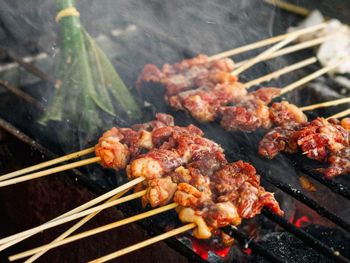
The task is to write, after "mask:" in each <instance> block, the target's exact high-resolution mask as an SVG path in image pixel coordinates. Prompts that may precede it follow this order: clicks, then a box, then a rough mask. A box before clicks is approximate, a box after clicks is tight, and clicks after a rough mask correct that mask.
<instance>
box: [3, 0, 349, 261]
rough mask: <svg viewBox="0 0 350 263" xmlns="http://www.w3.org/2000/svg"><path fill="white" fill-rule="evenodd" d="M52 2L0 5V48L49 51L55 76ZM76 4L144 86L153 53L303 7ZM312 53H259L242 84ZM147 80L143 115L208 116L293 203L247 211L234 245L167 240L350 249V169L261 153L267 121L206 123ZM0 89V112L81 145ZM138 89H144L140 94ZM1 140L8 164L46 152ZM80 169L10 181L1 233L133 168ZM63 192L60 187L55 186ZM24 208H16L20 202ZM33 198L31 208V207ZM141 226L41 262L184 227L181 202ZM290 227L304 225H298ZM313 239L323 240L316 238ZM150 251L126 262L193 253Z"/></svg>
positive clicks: (238, 251) (230, 35) (214, 253)
mask: <svg viewBox="0 0 350 263" xmlns="http://www.w3.org/2000/svg"><path fill="white" fill-rule="evenodd" d="M39 2H40V5H39V4H38V3H39ZM53 2H54V1H48V2H46V3H41V1H38V0H31V1H26V2H25V3H23V1H11V2H10V1H7V2H5V1H4V2H1V3H0V46H3V47H5V48H7V49H11V50H12V51H13V52H15V53H16V54H18V55H21V56H23V55H33V54H37V53H38V52H47V53H48V58H49V59H47V60H45V61H44V62H42V63H43V65H41V66H42V69H43V70H44V71H45V72H46V71H47V73H48V74H50V75H51V74H52V72H51V71H50V68H51V65H52V60H51V59H50V57H53V56H55V55H57V52H58V51H57V49H56V48H55V46H56V44H55V43H56V41H57V40H56V35H55V34H53V33H52V32H54V31H55V30H56V28H55V24H54V22H53V17H54V6H53ZM298 3H300V5H304V6H307V7H309V8H310V7H315V6H317V7H319V8H320V9H321V11H323V12H324V13H325V14H326V15H328V16H333V17H337V18H341V19H344V20H343V22H348V23H349V22H350V21H346V20H345V19H346V18H347V19H349V17H346V14H347V13H346V12H350V4H349V3H347V2H346V1H340V0H338V1H330V0H329V1H298ZM38 6H39V8H38ZM78 9H79V10H80V12H81V17H82V22H83V24H84V25H85V26H86V28H87V30H88V31H89V32H91V33H92V35H93V36H94V37H96V38H97V40H98V41H99V43H100V45H101V47H102V48H103V49H104V50H105V52H106V53H107V54H108V55H109V57H110V58H111V60H112V62H113V63H114V65H115V66H116V68H117V70H118V72H119V73H120V75H121V76H122V77H123V80H124V81H125V82H126V83H127V84H128V86H133V85H134V82H135V80H136V79H137V75H138V74H139V73H140V71H141V69H142V67H143V65H145V64H147V63H155V64H157V65H158V66H160V65H162V64H164V63H174V62H178V61H180V60H182V59H183V58H186V57H191V56H193V55H195V54H197V53H206V54H208V55H211V54H215V53H217V52H220V51H223V50H227V49H231V48H232V47H235V46H241V45H244V44H247V43H250V42H254V41H257V40H260V39H263V38H266V37H269V36H271V35H277V34H280V33H282V32H284V31H285V30H286V28H287V27H288V26H289V25H291V24H295V23H296V22H297V21H299V20H300V17H298V16H294V15H291V14H288V13H285V12H282V11H279V10H275V9H274V8H272V7H270V6H268V5H265V4H264V3H263V2H262V1H259V0H250V1H243V0H241V1H228V0H227V1H209V0H205V1H188V0H180V1H158V0H157V1H145V0H128V1H124V0H122V1H112V0H109V1H108V0H101V1H93V0H85V1H79V2H78ZM18 14H21V15H18ZM257 52H258V51H253V52H250V53H249V54H248V53H247V54H243V55H239V56H237V57H234V60H237V61H239V60H241V59H245V58H247V57H248V56H253V55H255V54H257ZM311 55H312V52H311V51H303V52H299V53H298V54H294V55H292V56H288V57H283V58H278V59H274V60H272V61H267V62H265V63H261V64H260V65H259V66H256V67H254V68H252V69H250V70H248V71H247V72H245V73H244V74H243V76H242V78H241V80H242V82H244V81H245V80H250V79H254V78H256V77H258V76H261V75H264V74H266V73H268V72H271V71H273V70H277V69H279V68H281V67H282V66H284V65H287V64H291V63H293V62H296V61H299V60H301V59H305V58H307V57H310V56H311ZM0 60H1V64H6V63H8V62H10V59H9V58H8V56H6V54H5V55H1V54H0ZM317 68H318V67H316V66H315V67H309V68H308V69H305V70H299V71H297V72H295V73H293V74H288V75H287V76H284V77H282V78H280V79H279V80H276V81H273V82H272V85H276V86H280V87H283V86H284V85H286V84H288V83H291V82H293V81H295V80H296V79H298V78H300V77H302V76H305V75H306V74H308V73H309V72H311V71H313V70H315V69H317ZM18 72H19V73H18ZM10 73H11V74H10ZM2 78H4V79H6V80H8V81H10V82H11V83H13V84H15V85H18V86H19V87H21V88H22V89H23V90H24V91H25V92H28V93H29V94H31V95H32V96H33V97H35V98H37V99H38V100H39V101H40V102H41V103H43V104H45V103H46V102H47V100H46V98H47V95H48V94H49V93H50V92H51V91H52V87H51V86H50V85H49V84H47V83H44V82H42V81H39V80H38V79H37V78H34V77H29V76H28V74H25V73H24V72H23V71H18V69H16V70H15V71H6V74H4V73H3V72H2V71H0V79H2ZM149 90H150V91H149V94H148V96H147V100H148V102H150V103H154V105H155V107H148V108H147V109H145V112H147V113H148V116H145V118H144V120H146V119H151V118H153V113H154V112H155V111H165V112H167V113H170V114H173V115H174V116H175V118H176V123H177V125H186V124H189V123H194V124H196V125H198V126H199V127H200V128H201V129H203V130H204V131H205V133H206V136H207V137H209V138H210V139H213V140H215V141H216V142H218V143H220V144H221V145H222V146H223V147H224V148H225V150H226V155H227V157H228V158H229V159H230V161H235V160H239V159H242V160H244V161H248V162H251V163H252V164H253V165H254V166H255V167H256V168H257V169H258V171H259V173H260V174H261V175H262V185H264V187H266V189H267V190H269V191H274V192H275V193H276V198H277V200H278V201H279V202H280V204H281V206H282V208H283V210H284V211H285V212H286V215H285V220H284V221H279V219H278V218H275V217H273V216H271V214H270V213H269V212H268V211H264V213H263V215H260V216H257V217H256V218H254V219H251V220H245V221H244V223H243V224H242V225H241V226H240V227H239V231H238V232H235V231H233V232H232V233H231V234H232V235H233V236H234V237H235V238H236V239H237V241H238V242H236V243H235V244H234V246H233V248H231V249H223V248H221V247H220V246H218V244H216V243H215V240H214V241H212V243H208V242H205V241H201V242H198V241H196V240H194V239H192V238H191V237H190V236H189V235H185V236H182V237H179V238H178V239H177V240H176V239H171V240H169V241H168V244H169V245H170V246H171V247H173V248H176V249H177V250H178V251H179V252H180V253H181V254H183V255H185V256H187V257H188V258H189V259H190V261H202V260H208V261H211V262H219V261H226V262H230V261H234V262H246V261H248V260H250V261H252V262H266V261H274V260H278V259H279V260H280V261H285V262H334V261H335V260H336V259H337V257H335V258H331V257H330V255H331V254H332V253H333V251H332V249H334V250H336V251H338V252H340V254H341V255H342V256H344V257H347V258H349V257H350V255H349V251H350V247H349V244H350V238H349V230H350V226H349V225H350V221H349V218H350V204H349V198H350V189H349V188H350V179H349V177H348V176H341V177H339V178H336V179H334V180H332V181H325V180H323V179H322V178H321V177H320V175H318V174H316V173H311V172H310V171H311V170H312V168H314V167H316V166H315V163H313V162H310V161H308V160H306V159H304V158H301V157H298V158H297V157H296V156H287V155H280V156H278V157H277V158H276V159H274V160H273V161H267V160H265V159H262V158H260V157H259V156H258V154H257V145H258V141H259V139H260V138H262V135H263V131H257V132H254V133H250V134H246V133H239V132H237V133H227V132H225V131H224V130H223V129H222V128H221V127H220V125H219V124H217V123H212V124H208V125H201V124H199V123H196V122H195V121H194V120H193V119H191V118H190V117H188V116H186V115H185V114H182V113H175V112H173V111H172V110H171V109H170V108H168V107H167V106H166V105H165V103H164V102H163V100H161V99H160V98H161V97H160V96H162V94H163V92H162V89H161V88H160V87H159V89H158V87H155V86H153V87H149ZM0 94H1V96H0V116H1V117H2V118H4V119H6V120H7V121H9V122H11V123H12V124H14V125H15V126H16V127H18V128H20V129H21V130H22V131H24V132H25V133H27V134H29V135H30V136H31V137H32V138H34V139H35V140H38V141H39V142H41V143H42V144H44V145H45V146H46V147H47V148H49V149H50V150H52V151H54V152H56V153H58V154H61V153H63V152H64V151H73V150H77V147H78V146H79V145H77V142H71V141H67V145H74V149H68V148H67V145H57V143H56V141H55V136H54V134H53V133H52V131H51V132H50V131H47V130H44V129H41V128H40V129H38V128H37V127H38V126H37V124H36V120H37V118H38V116H39V115H40V112H39V111H38V110H37V109H36V108H34V107H32V106H31V105H29V104H26V102H24V101H22V100H20V99H19V98H17V97H16V96H14V95H13V94H11V93H9V92H6V91H4V90H1V91H0ZM135 95H136V96H137V94H136V92H135ZM344 95H349V90H347V89H346V88H345V87H342V86H340V85H338V84H337V83H336V82H335V81H333V80H331V79H328V78H320V79H319V80H318V81H317V83H316V84H310V85H308V87H306V88H303V89H302V91H296V92H292V93H291V94H288V95H287V96H286V98H287V99H288V100H289V101H290V102H292V103H295V104H297V105H308V104H311V103H315V102H319V101H325V100H330V99H334V98H339V97H341V96H344ZM345 108H346V106H342V107H336V108H334V109H327V110H322V111H321V110H320V111H318V112H317V114H319V115H322V116H328V115H331V114H333V113H335V112H338V111H341V110H343V109H345ZM309 117H310V118H313V117H314V116H309ZM115 124H123V125H126V123H125V122H124V121H123V120H115V123H110V125H108V127H106V130H107V129H109V128H110V127H111V126H112V125H115ZM67 140H69V138H67ZM3 142H4V143H3V147H2V148H1V149H2V151H3V154H2V156H4V157H5V156H7V157H8V159H4V158H1V166H0V169H1V174H2V173H5V172H7V171H10V170H15V169H18V168H21V167H24V166H26V165H29V164H30V163H31V164H33V163H35V162H38V161H39V160H40V156H39V155H37V154H36V153H31V152H30V151H29V149H27V153H28V154H30V155H29V157H28V156H27V155H23V154H18V151H19V152H21V151H22V149H23V148H22V147H23V145H22V146H20V144H19V143H17V142H13V138H12V139H10V138H9V137H6V136H5V137H3ZM5 142H6V143H5ZM6 147H7V148H6ZM9 148H11V149H9ZM10 153H11V154H12V155H10ZM10 157H13V158H15V159H16V162H12V161H11V160H12V159H13V158H10ZM29 160H31V161H29ZM82 171H83V175H82V176H76V175H73V176H69V175H68V176H53V177H48V178H45V179H40V180H36V181H33V182H30V183H28V184H25V185H23V186H15V187H13V188H8V189H4V190H1V195H0V198H1V200H2V203H1V208H2V212H3V214H4V216H2V217H1V220H3V222H2V223H3V224H4V225H6V226H7V228H6V230H1V231H2V232H1V235H2V236H5V235H9V234H11V233H14V232H17V231H19V230H24V229H26V228H29V227H30V226H34V225H37V224H38V222H39V221H40V222H45V221H47V220H49V219H51V218H53V217H54V216H56V215H58V214H59V212H64V211H66V210H68V209H69V208H72V207H74V206H76V205H77V204H78V203H82V202H84V201H87V200H89V199H91V198H92V197H91V196H92V194H91V193H89V192H88V191H86V190H85V189H84V187H85V186H87V187H88V188H89V189H90V190H92V191H93V192H94V194H99V193H101V192H104V191H106V190H107V189H111V188H113V187H115V186H116V185H119V184H121V183H123V182H125V180H126V176H125V174H122V173H120V174H119V175H118V176H117V177H116V176H115V175H114V174H113V173H111V172H110V171H106V170H101V168H100V167H99V166H89V167H87V168H86V169H83V170H82ZM305 172H307V173H305ZM301 176H304V178H306V180H307V181H308V182H309V183H311V184H312V185H313V186H314V188H315V189H316V191H314V192H313V191H308V190H305V189H304V188H303V187H301V184H300V177H301ZM72 178H74V179H76V185H79V187H78V186H76V185H75V184H73V183H72V181H71V179H72ZM82 186H84V187H82ZM12 189H13V191H12ZM53 192H54V193H55V192H57V193H59V194H53ZM20 198H24V199H25V200H26V202H21V201H20V200H21V199H20ZM72 199H74V201H72ZM14 200H15V201H14ZM27 200H28V205H27ZM5 202H6V203H5ZM12 204H13V205H12ZM305 204H306V205H305ZM14 206H15V207H16V208H18V209H17V210H16V209H14ZM28 207H31V208H32V211H30V209H28ZM310 207H311V208H313V209H311V208H310ZM120 210H121V211H122V212H123V213H124V215H125V216H130V215H134V214H136V213H138V212H140V211H141V210H142V209H141V207H140V204H139V202H132V203H128V204H125V205H122V206H120ZM315 210H316V211H317V212H318V213H317V212H315ZM34 211H35V212H34ZM31 212H32V213H34V214H35V215H34V216H33V217H28V220H26V217H23V213H31ZM320 215H322V216H320ZM120 216H121V215H120V214H119V213H117V212H115V213H114V212H110V213H104V214H103V216H101V217H100V218H98V220H97V221H96V225H93V224H91V225H90V227H91V226H97V225H101V224H103V223H106V221H108V222H111V221H114V220H116V218H119V217H120ZM29 218H31V219H29ZM276 222H277V224H276ZM139 225H141V227H142V228H140V227H139V226H134V225H133V226H131V227H129V228H123V229H124V230H120V231H116V232H110V233H106V234H105V235H101V236H100V237H96V238H91V239H89V240H88V241H86V243H79V244H80V245H79V244H78V245H76V244H74V245H67V246H66V247H65V248H64V249H59V250H56V252H55V251H54V252H51V253H49V254H48V255H47V256H45V257H43V258H42V259H41V261H42V262H48V261H49V262H72V261H73V262H77V261H84V260H85V261H86V260H88V259H92V258H94V257H98V256H101V255H103V254H104V253H109V252H111V251H114V250H116V249H118V248H122V247H124V246H127V245H130V244H132V243H135V242H137V241H140V240H143V239H145V235H144V234H143V232H142V230H141V229H144V230H146V231H147V234H149V235H155V234H158V233H161V232H163V231H164V230H166V229H170V228H172V227H175V226H177V225H179V222H178V221H177V216H176V214H175V212H170V213H166V214H162V215H160V216H157V217H154V218H151V219H149V220H144V221H142V222H140V224H139ZM64 229H65V228H60V229H58V230H57V231H53V233H52V234H51V235H49V234H44V235H43V236H40V237H39V238H37V239H36V240H35V241H33V242H27V243H25V244H24V245H23V246H21V247H16V248H14V249H13V250H10V251H7V252H6V254H10V252H14V251H21V250H23V249H24V248H31V247H32V246H33V245H39V244H41V243H44V242H48V241H50V240H51V239H53V238H55V237H56V236H57V235H58V234H59V233H60V231H62V230H64ZM129 231H130V232H129ZM227 231H231V230H230V229H228V230H227ZM289 231H292V232H293V231H294V232H293V234H294V235H293V234H291V233H289ZM129 233H133V235H131V234H130V235H129ZM308 234H310V235H311V237H314V238H316V239H317V240H319V241H321V242H323V243H324V244H325V245H327V247H326V248H325V249H322V245H321V247H320V245H317V244H316V245H315V242H314V240H312V239H311V240H310V238H309V239H308V237H309V236H308ZM134 235H135V237H134ZM296 236H297V237H296ZM305 236H306V237H305ZM300 238H302V239H303V241H304V242H303V241H301V239H300ZM179 241H180V242H181V243H180V242H179ZM182 244H183V245H184V246H183V245H182ZM312 246H313V247H314V248H311V247H312ZM72 248H74V249H77V253H71V252H69V251H72V250H73V249H72ZM158 248H159V250H158ZM188 248H189V249H188ZM327 249H328V250H327ZM320 250H321V252H320ZM144 251H146V252H145V254H143V253H142V252H137V253H136V255H134V256H130V257H124V258H122V259H120V260H119V261H118V262H124V261H125V262H130V261H141V260H142V261H144V262H164V260H169V261H174V262H175V261H178V262H185V261H186V259H185V258H184V257H182V256H180V255H179V254H177V253H175V252H173V251H172V250H170V249H168V248H167V247H166V246H164V245H160V246H159V247H155V248H149V249H148V250H144ZM192 251H195V252H197V253H198V254H199V255H200V256H201V257H198V256H196V255H194V254H193V253H192ZM324 253H326V255H324ZM327 253H328V256H327ZM271 254H272V255H271ZM333 254H334V253H333ZM161 255H168V256H165V257H162V256H161ZM338 259H339V257H338ZM340 260H342V259H341V258H340ZM343 261H344V260H343Z"/></svg>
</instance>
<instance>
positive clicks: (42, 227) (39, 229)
mask: <svg viewBox="0 0 350 263" xmlns="http://www.w3.org/2000/svg"><path fill="white" fill-rule="evenodd" d="M145 193H146V191H141V192H137V193H135V194H131V195H128V196H125V197H122V198H119V199H117V200H114V201H111V202H108V203H105V204H102V205H99V206H96V207H92V208H89V209H87V210H84V211H81V212H79V213H76V214H73V215H70V216H67V217H64V218H62V219H59V220H55V221H52V222H48V223H46V224H43V225H40V226H37V227H34V228H31V229H28V230H26V231H23V232H20V233H17V234H15V235H13V236H10V237H8V238H9V239H18V238H21V237H23V236H27V235H33V234H36V233H39V232H42V231H44V230H47V229H49V228H52V227H55V226H58V225H62V224H64V223H67V222H70V221H73V220H75V219H78V218H81V217H83V216H86V215H89V214H91V213H94V212H97V211H101V210H103V209H106V208H109V207H112V206H116V205H119V204H122V203H125V202H128V201H131V200H133V199H136V198H139V197H141V196H143V195H144V194H145ZM3 240H6V238H4V239H3ZM3 242H5V241H3Z"/></svg>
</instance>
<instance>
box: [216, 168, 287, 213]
mask: <svg viewBox="0 0 350 263" xmlns="http://www.w3.org/2000/svg"><path fill="white" fill-rule="evenodd" d="M212 184H213V188H214V189H215V192H216V193H217V201H218V202H227V201H230V202H232V203H233V204H234V205H235V206H236V208H237V211H238V214H239V216H240V217H242V218H251V217H254V216H255V215H257V214H259V213H260V212H261V209H262V208H263V207H265V206H266V207H269V208H270V209H272V211H273V212H275V213H277V214H279V215H283V211H282V210H281V209H280V207H279V205H278V203H277V201H276V200H275V198H274V196H273V194H272V193H270V192H267V191H265V189H264V188H263V187H261V186H260V178H259V176H258V175H257V174H256V170H255V168H254V167H253V166H251V165H250V164H248V163H245V162H242V161H238V162H236V163H232V164H229V165H226V166H225V167H223V168H222V169H221V170H219V171H217V172H216V173H215V175H214V177H213V178H212Z"/></svg>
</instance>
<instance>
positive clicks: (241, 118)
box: [221, 100, 271, 132]
mask: <svg viewBox="0 0 350 263" xmlns="http://www.w3.org/2000/svg"><path fill="white" fill-rule="evenodd" d="M221 115H222V119H221V126H222V127H224V128H225V129H226V130H228V131H237V130H240V131H246V132H252V131H255V130H256V129H257V128H260V127H261V128H265V129H268V128H270V127H271V120H270V113H269V108H268V107H267V106H266V104H265V103H264V102H263V101H261V100H247V101H244V102H242V103H239V104H237V105H236V106H230V107H222V108H221Z"/></svg>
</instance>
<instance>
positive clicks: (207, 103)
mask: <svg viewBox="0 0 350 263" xmlns="http://www.w3.org/2000/svg"><path fill="white" fill-rule="evenodd" d="M246 94H247V90H246V88H245V87H244V85H243V84H241V83H239V82H236V83H234V84H231V83H224V84H217V85H216V86H215V87H214V88H211V89H208V88H199V89H196V90H190V91H185V92H181V93H179V94H177V95H175V96H171V97H169V98H168V102H169V104H170V106H172V107H173V108H175V109H177V110H186V111H188V112H189V113H190V114H191V115H192V117H194V118H195V119H197V120H198V121H201V122H209V121H213V120H214V119H215V118H216V117H217V114H218V109H219V107H221V106H224V105H227V104H228V103H233V102H238V101H240V100H242V99H243V98H244V97H245V96H246Z"/></svg>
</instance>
